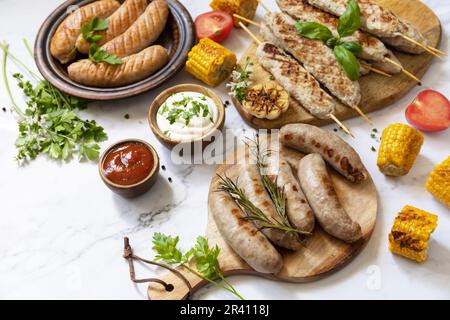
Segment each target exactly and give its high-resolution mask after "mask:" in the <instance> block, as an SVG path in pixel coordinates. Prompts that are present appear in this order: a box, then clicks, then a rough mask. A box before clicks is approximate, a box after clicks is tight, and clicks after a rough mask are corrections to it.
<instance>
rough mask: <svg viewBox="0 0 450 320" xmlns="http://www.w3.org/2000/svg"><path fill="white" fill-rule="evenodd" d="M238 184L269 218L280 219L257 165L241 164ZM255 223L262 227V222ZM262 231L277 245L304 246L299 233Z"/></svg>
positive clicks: (292, 248) (292, 247) (288, 246)
mask: <svg viewBox="0 0 450 320" xmlns="http://www.w3.org/2000/svg"><path fill="white" fill-rule="evenodd" d="M237 184H238V186H239V188H241V189H243V190H244V191H245V194H246V195H247V197H248V198H249V200H250V201H251V202H252V203H253V204H254V205H255V206H256V207H258V208H259V209H260V210H261V211H262V212H264V213H265V215H266V216H267V217H268V218H269V219H271V220H272V221H274V219H279V218H278V213H277V210H276V208H275V205H274V204H273V202H272V199H271V198H270V196H269V194H268V193H267V191H266V189H265V187H264V185H263V183H262V180H261V175H260V173H259V169H258V166H257V165H254V164H243V165H239V177H238V180H237ZM255 225H256V227H258V228H260V227H261V225H262V224H261V223H260V222H258V221H255ZM262 232H263V233H264V234H265V235H266V236H267V238H269V240H270V241H272V242H273V243H274V244H276V245H277V246H280V247H283V248H286V249H290V250H299V249H301V247H302V245H301V242H300V238H299V236H298V234H294V233H287V232H284V231H281V230H278V229H263V230H262Z"/></svg>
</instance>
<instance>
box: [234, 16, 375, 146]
mask: <svg viewBox="0 0 450 320" xmlns="http://www.w3.org/2000/svg"><path fill="white" fill-rule="evenodd" d="M239 26H240V27H241V28H242V29H244V30H245V31H246V32H247V33H248V34H249V36H250V37H252V39H253V40H254V41H255V42H256V43H257V44H261V40H259V39H258V38H257V37H256V36H255V35H254V34H253V32H251V31H250V30H249V29H248V28H247V27H246V26H245V25H244V24H243V23H242V22H239ZM358 109H359V108H358ZM361 113H362V111H361ZM364 116H365V115H364ZM330 118H331V119H333V120H334V122H336V123H337V124H338V126H340V127H341V128H342V130H344V132H345V133H347V134H348V135H349V136H351V137H353V138H354V137H355V136H354V135H353V133H352V132H351V131H350V130H349V129H348V128H347V127H346V126H345V125H344V124H343V123H342V122H341V121H339V119H338V118H336V116H335V115H334V114H330ZM369 121H370V120H369Z"/></svg>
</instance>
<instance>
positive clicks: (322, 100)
mask: <svg viewBox="0 0 450 320" xmlns="http://www.w3.org/2000/svg"><path fill="white" fill-rule="evenodd" d="M256 56H257V57H258V61H259V63H260V64H261V66H262V67H263V68H264V69H266V70H267V71H269V72H270V73H271V74H272V75H273V76H274V78H275V79H276V80H277V81H278V82H279V83H280V84H281V85H282V86H283V87H284V88H285V89H286V90H287V91H288V92H289V94H290V95H291V96H292V97H294V98H295V99H296V100H297V101H298V102H299V103H301V105H302V106H303V107H304V108H305V109H306V110H308V111H309V112H310V113H311V114H312V115H313V116H315V117H317V118H319V119H327V118H329V115H330V113H333V112H334V111H335V107H336V104H335V101H334V99H333V98H332V97H331V96H330V95H329V94H328V93H326V92H325V90H323V89H322V88H321V87H320V84H319V83H318V82H317V81H316V79H314V77H313V76H312V75H310V74H309V72H308V71H306V70H305V69H304V68H303V67H302V66H301V65H300V64H299V63H298V62H297V61H295V59H293V58H292V57H290V56H289V55H287V54H286V53H285V52H283V50H281V49H279V48H278V47H276V46H275V45H273V44H271V43H268V42H264V43H261V44H260V45H259V46H258V49H257V50H256Z"/></svg>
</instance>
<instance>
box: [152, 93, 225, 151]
mask: <svg viewBox="0 0 450 320" xmlns="http://www.w3.org/2000/svg"><path fill="white" fill-rule="evenodd" d="M148 120H149V123H150V127H151V129H152V131H153V133H154V134H155V135H156V137H157V138H158V139H159V140H160V141H161V142H162V143H163V144H165V145H166V146H168V147H173V146H175V145H177V144H185V143H196V142H201V143H202V146H203V147H205V146H206V145H208V144H209V143H210V142H211V137H212V136H213V135H217V130H222V128H223V125H224V122H225V108H224V105H223V102H222V100H221V99H220V98H219V97H218V96H217V95H216V94H215V93H214V92H212V91H211V90H210V89H208V88H205V87H203V86H200V85H195V84H181V85H177V86H175V87H172V88H169V89H167V90H165V91H163V92H162V93H161V94H160V95H158V96H157V97H156V98H155V100H154V101H153V103H152V104H151V106H150V110H149V113H148Z"/></svg>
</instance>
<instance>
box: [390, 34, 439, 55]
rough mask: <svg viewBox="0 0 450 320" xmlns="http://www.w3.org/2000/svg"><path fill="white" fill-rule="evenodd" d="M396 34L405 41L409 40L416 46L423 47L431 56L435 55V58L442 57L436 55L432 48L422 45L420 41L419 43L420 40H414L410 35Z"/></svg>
mask: <svg viewBox="0 0 450 320" xmlns="http://www.w3.org/2000/svg"><path fill="white" fill-rule="evenodd" d="M398 35H399V36H400V37H402V38H403V39H405V40H406V41H409V42H411V43H413V44H415V45H416V46H419V47H421V48H423V49H424V50H425V51H427V52H428V53H429V54H431V55H433V56H435V57H437V58H439V59H441V60H443V58H442V57H441V56H440V55H438V54H437V53H435V52H434V51H433V50H431V49H430V48H428V47H427V46H426V45H424V44H422V43H420V42H417V41H416V40H414V39H411V38H410V37H408V36H405V35H404V34H401V33H399V34H398Z"/></svg>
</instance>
